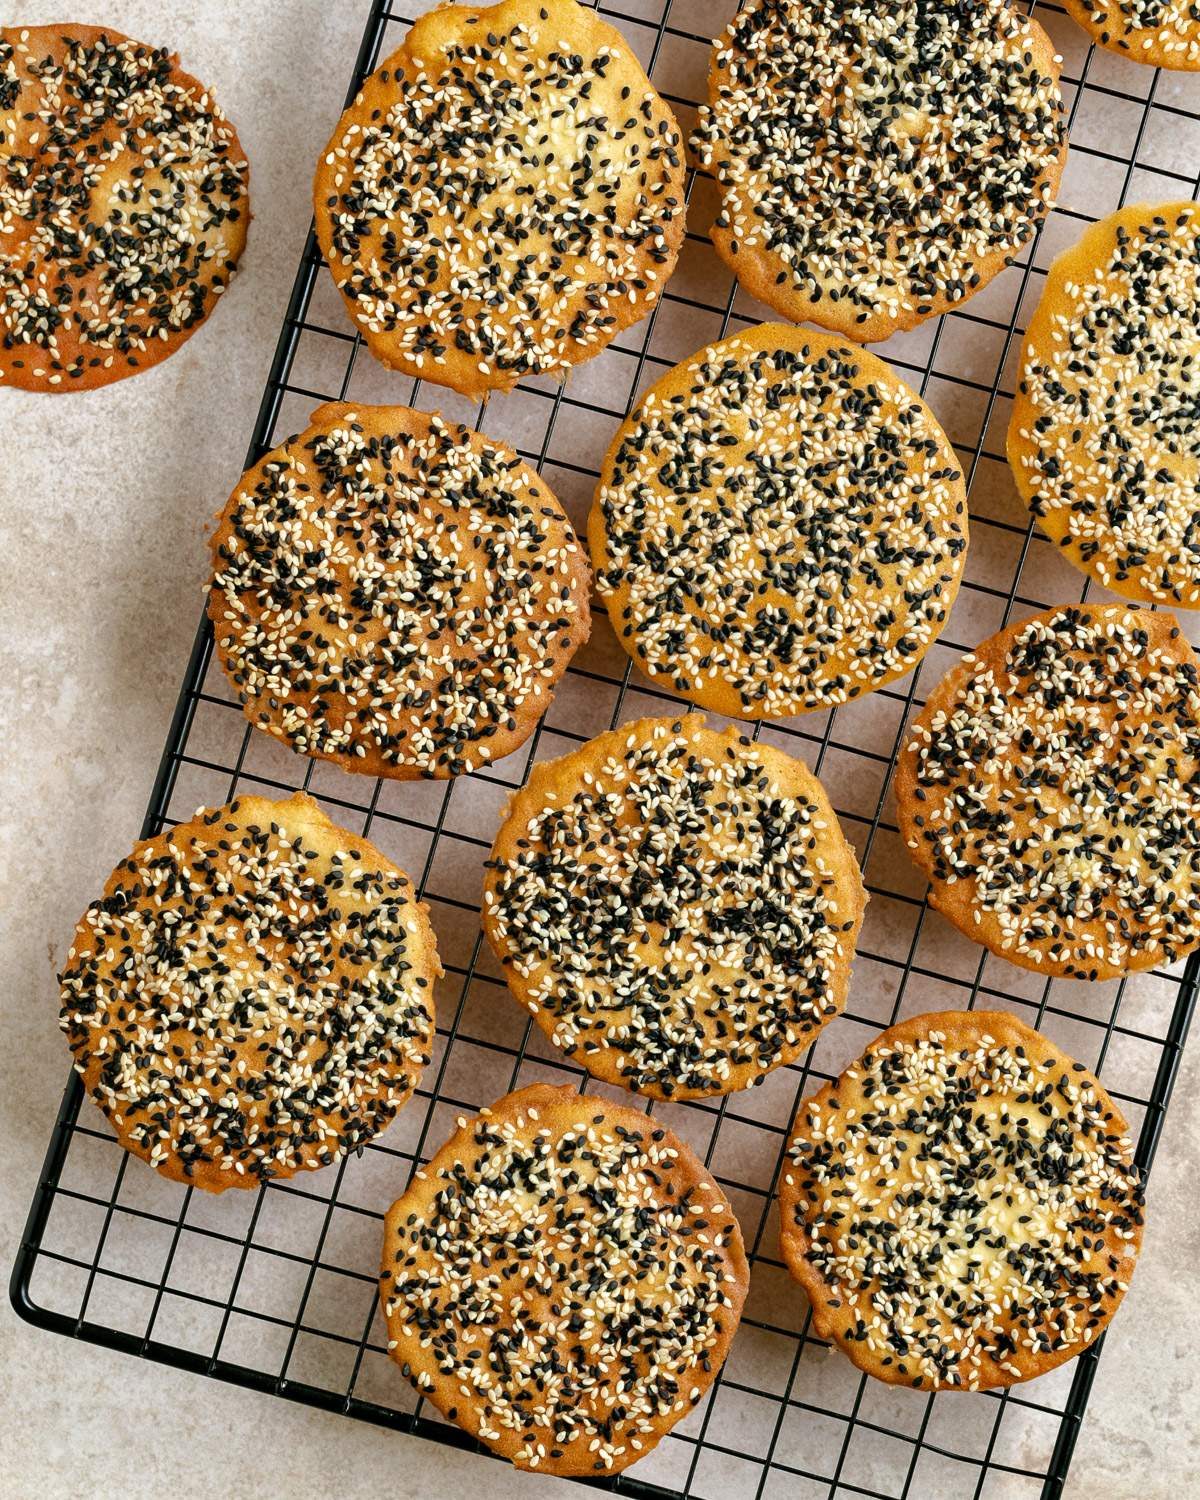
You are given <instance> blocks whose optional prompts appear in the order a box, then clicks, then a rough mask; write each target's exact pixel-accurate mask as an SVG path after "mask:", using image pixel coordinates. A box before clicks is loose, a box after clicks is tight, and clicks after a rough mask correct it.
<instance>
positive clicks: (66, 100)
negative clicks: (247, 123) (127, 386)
mask: <svg viewBox="0 0 1200 1500" xmlns="http://www.w3.org/2000/svg"><path fill="white" fill-rule="evenodd" d="M248 175H249V169H248V167H247V165H246V159H245V156H244V155H243V154H242V149H241V146H240V145H239V143H238V138H237V133H236V132H235V130H234V128H233V126H232V125H231V124H230V123H229V121H228V120H227V119H226V118H225V116H224V115H223V114H222V113H221V111H220V109H218V107H217V105H216V103H215V101H214V100H213V98H212V95H211V94H210V93H209V92H208V91H207V90H206V89H205V88H204V86H203V85H202V84H200V83H197V81H196V80H195V79H194V78H192V77H191V76H190V75H189V74H187V73H184V72H183V71H182V70H181V69H180V67H179V66H178V62H177V60H176V59H175V58H174V57H173V56H172V55H171V54H170V53H168V52H167V51H165V50H164V49H162V48H159V47H149V46H146V45H144V44H143V43H141V42H135V41H131V40H130V39H129V38H128V37H125V36H122V35H121V34H120V33H119V32H116V31H109V30H103V31H102V30H99V29H98V28H96V27H94V26H29V27H25V26H13V27H7V28H4V29H0V387H2V386H6V385H8V386H20V387H21V388H23V389H25V390H35V391H71V390H88V389H90V388H92V387H94V386H101V385H108V384H109V383H111V382H112V381H114V380H121V379H122V378H124V377H125V376H127V375H134V374H136V373H137V372H138V371H139V370H144V369H148V368H149V367H150V366H151V365H155V364H157V363H158V362H159V361H160V360H162V359H165V358H166V357H167V355H169V354H172V353H174V351H175V350H176V349H177V348H178V347H179V345H180V344H182V343H183V342H184V340H185V339H187V338H190V337H191V335H192V334H193V333H194V332H195V330H196V329H197V328H198V327H199V326H200V324H201V323H202V322H203V321H204V319H205V318H206V317H207V316H208V315H209V313H210V312H211V311H212V309H213V307H214V306H215V304H216V301H217V298H218V297H219V296H220V294H221V293H222V292H223V291H224V290H225V288H226V287H227V286H228V284H229V280H230V278H231V277H232V275H233V272H234V269H235V268H236V266H237V261H238V257H239V256H240V255H241V253H242V248H243V246H244V245H245V242H246V229H247V226H248V224H249V220H250V209H249V199H248V196H247V179H248Z"/></svg>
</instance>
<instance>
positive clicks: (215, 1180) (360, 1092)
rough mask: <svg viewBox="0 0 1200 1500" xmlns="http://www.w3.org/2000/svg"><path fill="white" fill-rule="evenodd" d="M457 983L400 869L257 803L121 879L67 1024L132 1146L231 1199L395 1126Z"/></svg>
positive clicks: (307, 816)
mask: <svg viewBox="0 0 1200 1500" xmlns="http://www.w3.org/2000/svg"><path fill="white" fill-rule="evenodd" d="M441 972H442V970H441V965H440V964H439V962H438V957H437V947H436V944H435V941H434V935H433V929H432V928H431V927H430V925H429V920H428V918H427V916H426V913H425V908H424V907H423V906H422V905H420V904H418V902H417V900H416V897H415V896H414V894H413V888H412V885H411V883H410V882H409V879H408V877H407V875H405V874H404V873H403V871H401V870H398V869H397V868H396V867H395V865H393V864H391V863H390V862H389V861H388V860H387V859H385V858H384V857H383V855H382V854H380V853H379V851H378V850H377V849H375V848H373V847H372V845H370V844H369V843H368V842H367V841H366V840H365V839H363V838H361V837H359V836H358V835H357V834H353V833H348V832H347V831H346V830H345V829H344V828H339V827H338V826H337V825H336V824H334V823H331V822H330V820H329V819H328V818H327V817H326V816H325V814H324V813H323V812H322V811H321V809H320V808H319V807H318V806H317V804H316V803H315V802H314V801H313V800H312V799H311V798H310V797H306V796H304V795H303V794H302V793H299V792H297V793H296V794H295V795H294V796H292V797H290V798H288V799H287V800H285V801H281V802H271V801H268V800H266V799H264V798H262V797H241V798H239V799H238V800H237V801H235V802H231V803H230V804H229V805H228V806H227V807H217V808H211V809H205V808H201V809H200V811H199V812H198V813H197V814H196V816H195V817H194V818H192V819H190V820H189V821H188V822H186V823H181V824H179V825H178V827H176V828H173V829H172V830H171V831H170V832H168V833H162V834H159V835H158V837H157V838H152V839H146V840H144V841H143V842H142V843H139V844H137V845H135V846H134V850H133V853H132V854H131V855H130V856H129V858H128V859H126V860H123V861H122V862H121V863H120V864H119V865H118V866H117V868H116V869H115V870H114V871H113V873H112V875H111V877H110V878H109V880H108V883H107V884H106V886H105V887H104V894H103V895H102V896H101V897H100V898H99V900H97V901H93V902H92V904H91V905H90V906H89V907H88V909H87V911H86V912H85V913H84V915H83V918H82V920H81V921H80V923H79V927H78V929H77V931H76V933H75V940H74V943H73V944H72V947H71V951H70V953H69V954H68V956H67V964H66V968H65V969H64V971H63V973H62V975H61V985H62V1023H61V1024H62V1027H63V1030H64V1031H65V1032H66V1034H67V1038H68V1040H69V1041H70V1044H71V1050H72V1052H73V1053H74V1054H75V1067H76V1069H77V1071H78V1072H79V1074H80V1075H81V1077H82V1079H83V1084H84V1087H85V1088H86V1089H87V1091H88V1093H90V1094H91V1095H92V1097H93V1098H94V1099H95V1101H96V1103H97V1104H98V1105H99V1106H100V1108H101V1109H102V1110H103V1111H104V1113H105V1114H106V1115H107V1116H108V1119H109V1122H110V1123H111V1125H112V1127H113V1129H114V1130H115V1132H116V1136H117V1140H118V1141H119V1142H120V1143H121V1145H122V1146H124V1147H125V1149H126V1150H127V1151H131V1152H133V1154H134V1155H135V1156H140V1157H141V1158H142V1159H143V1160H145V1161H148V1162H149V1163H150V1165H151V1166H153V1167H157V1168H158V1170H159V1171H160V1172H161V1173H162V1174H163V1175H164V1176H165V1177H170V1178H171V1179H173V1180H174V1181H176V1182H183V1183H187V1184H188V1185H189V1186H192V1187H199V1188H205V1189H206V1190H207V1191H209V1192H213V1193H219V1192H221V1191H222V1189H224V1188H228V1187H242V1188H254V1187H258V1186H259V1184H260V1183H263V1182H266V1181H267V1180H268V1179H270V1178H282V1177H291V1176H292V1175H293V1174H294V1173H296V1172H299V1171H302V1170H306V1169H312V1168H316V1167H323V1166H328V1165H329V1163H330V1162H333V1161H336V1160H337V1159H338V1157H340V1156H342V1155H343V1154H344V1153H345V1152H347V1151H353V1150H356V1149H357V1148H359V1147H361V1146H363V1145H364V1144H365V1143H366V1142H367V1141H369V1140H371V1138H372V1137H373V1136H375V1135H377V1134H378V1133H379V1132H380V1131H381V1130H384V1129H385V1128H386V1127H387V1126H388V1125H390V1124H391V1122H392V1119H393V1117H394V1116H395V1114H396V1111H397V1110H398V1109H399V1108H400V1106H401V1105H402V1104H403V1103H404V1102H405V1100H406V1099H407V1098H408V1096H409V1095H410V1094H411V1093H412V1091H413V1088H414V1087H415V1086H416V1082H417V1079H418V1078H419V1077H420V1074H421V1070H422V1069H423V1068H424V1067H425V1066H426V1065H427V1064H428V1062H429V1056H430V1048H431V1047H432V1045H433V999H434V996H433V987H434V983H435V981H436V980H437V978H438V976H439V975H440V974H441Z"/></svg>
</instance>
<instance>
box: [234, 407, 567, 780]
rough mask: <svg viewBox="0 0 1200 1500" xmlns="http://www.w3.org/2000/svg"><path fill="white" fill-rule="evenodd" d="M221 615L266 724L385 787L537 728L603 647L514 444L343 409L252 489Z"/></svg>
mask: <svg viewBox="0 0 1200 1500" xmlns="http://www.w3.org/2000/svg"><path fill="white" fill-rule="evenodd" d="M213 556H214V570H215V571H214V578H213V582H212V589H211V593H210V603H209V613H210V615H211V617H212V620H213V625H214V629H215V633H216V640H217V648H218V651H219V653H220V655H221V661H222V665H223V666H224V668H225V671H226V673H227V674H228V676H229V678H230V681H231V682H232V683H233V685H234V687H235V688H236V689H237V691H238V693H239V695H240V696H241V698H242V701H243V704H244V705H245V709H246V713H247V715H248V716H249V717H250V719H251V720H252V722H254V723H255V724H257V725H259V726H260V727H261V728H263V729H265V730H267V731H268V732H269V733H271V734H274V735H276V736H277V737H279V738H280V739H283V740H285V741H286V742H287V743H288V744H290V745H291V746H292V748H293V749H295V750H297V751H299V752H300V753H302V754H305V755H314V756H320V757H327V758H332V759H335V760H338V761H339V762H340V763H341V764H342V765H343V766H344V767H345V768H347V769H350V770H361V771H365V772H369V773H371V774H376V775H385V776H399V777H416V776H439V777H446V776H458V775H460V774H462V773H464V772H466V771H469V770H472V769H473V768H474V767H476V766H478V765H481V764H483V763H484V762H487V761H489V760H492V759H498V758H499V757H500V756H502V755H505V754H507V753H508V752H509V751H511V750H513V749H515V748H516V747H517V746H518V745H519V744H520V743H521V742H522V741H523V740H524V739H525V738H526V737H527V735H528V734H529V733H530V732H531V730H532V729H533V726H534V724H535V723H536V721H537V718H538V716H539V715H540V713H541V712H542V710H543V709H544V708H545V706H546V703H547V702H548V701H549V697H550V694H551V692H552V690H553V687H554V684H555V683H556V682H557V681H558V679H559V677H560V676H561V675H562V673H563V671H564V670H565V668H566V665H567V662H568V661H569V660H570V658H571V655H572V654H573V652H574V651H575V649H576V647H577V646H578V645H579V644H580V643H581V642H582V641H583V640H585V639H586V638H587V633H588V629H589V623H590V620H589V613H588V601H587V564H586V560H585V559H584V557H583V553H582V550H581V548H580V546H579V544H578V543H577V542H576V540H575V536H574V533H573V532H572V530H571V527H570V523H569V522H568V521H567V518H566V516H565V515H564V513H563V511H562V509H561V507H560V506H559V505H558V502H557V501H556V500H555V499H554V497H553V495H551V494H550V492H549V490H548V489H546V487H545V486H544V485H543V483H542V482H541V480H540V479H539V478H538V476H537V474H535V473H534V471H533V470H532V469H530V468H529V467H528V466H527V465H525V464H523V463H522V462H521V461H520V460H519V459H518V458H517V457H516V455H515V454H513V453H512V452H511V451H510V450H509V449H508V448H505V447H504V446H503V445H501V444H499V443H496V442H493V441H491V440H490V439H488V438H485V437H482V436H481V435H480V434H478V433H473V432H470V431H468V430H467V429H466V428H464V427H459V426H458V425H457V424H453V423H447V422H445V421H443V420H442V418H441V417H439V416H437V415H433V416H427V415H425V414H424V413H422V412H416V411H411V410H409V409H408V408H407V407H363V408H360V409H357V410H355V409H353V408H350V407H329V408H324V409H322V410H321V411H318V412H317V413H316V414H315V416H314V425H313V426H312V427H310V428H309V429H308V430H307V431H306V432H305V433H304V434H302V435H301V437H299V438H293V439H291V440H290V441H289V442H287V443H285V444H284V445H283V446H282V447H280V448H277V449H275V450H274V451H273V452H272V453H270V454H268V455H267V457H266V458H265V459H263V461H262V462H261V463H260V464H259V465H258V466H257V467H256V468H254V469H253V470H251V471H250V473H249V474H248V475H247V476H246V477H245V478H244V479H243V481H242V483H241V485H240V486H239V487H238V489H237V490H236V491H235V492H234V494H233V496H232V498H231V499H230V502H229V504H228V506H227V507H226V510H225V512H224V515H223V517H222V521H221V525H220V528H219V529H218V531H217V533H216V535H215V537H214V539H213Z"/></svg>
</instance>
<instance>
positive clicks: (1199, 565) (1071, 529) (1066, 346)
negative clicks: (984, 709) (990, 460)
mask: <svg viewBox="0 0 1200 1500" xmlns="http://www.w3.org/2000/svg"><path fill="white" fill-rule="evenodd" d="M1008 460H1009V463H1010V464H1011V466H1012V471H1013V476H1014V478H1015V479H1016V481H1017V488H1018V490H1020V492H1021V496H1022V498H1023V499H1024V500H1025V502H1026V504H1027V505H1028V506H1029V508H1030V510H1032V512H1033V514H1034V515H1035V516H1036V517H1037V520H1038V525H1039V526H1040V527H1041V528H1042V530H1043V531H1044V532H1045V533H1046V535H1047V536H1048V537H1049V538H1050V539H1051V541H1054V542H1057V543H1058V545H1059V546H1060V547H1061V548H1062V552H1063V556H1064V557H1066V558H1067V559H1068V560H1069V561H1070V562H1072V563H1074V565H1075V566H1076V567H1077V568H1081V569H1082V570H1083V571H1084V572H1085V573H1087V574H1088V575H1089V576H1090V577H1092V578H1094V579H1095V580H1096V582H1097V583H1100V584H1102V585H1103V586H1104V587H1105V588H1109V589H1112V590H1113V591H1114V592H1115V593H1118V594H1123V595H1124V596H1125V597H1126V598H1127V599H1136V600H1143V601H1145V602H1147V603H1158V602H1162V603H1167V604H1181V605H1183V606H1184V607H1185V608H1189V609H1195V608H1196V607H1197V606H1200V204H1196V203H1168V204H1163V205H1162V206H1161V207H1149V206H1147V205H1146V204H1139V205H1134V206H1133V207H1130V208H1123V209H1121V210H1120V211H1119V212H1118V213H1115V214H1113V215H1112V217H1111V218H1108V219H1104V220H1102V221H1101V222H1100V223H1099V224H1094V225H1092V227H1091V228H1090V229H1088V230H1087V232H1086V233H1085V234H1084V236H1083V238H1082V239H1081V240H1080V241H1079V243H1078V244H1077V245H1074V246H1073V247H1072V248H1071V249H1070V250H1068V251H1066V253H1065V254H1063V255H1060V256H1059V258H1058V259H1057V260H1056V261H1055V262H1054V264H1053V265H1052V266H1051V267H1050V272H1049V274H1048V276H1047V277H1046V286H1045V289H1044V291H1043V292H1042V300H1041V302H1040V303H1039V304H1038V308H1037V311H1036V312H1035V313H1034V315H1033V318H1032V319H1031V321H1030V324H1029V327H1028V329H1027V331H1026V334H1025V343H1024V346H1023V348H1022V350H1021V364H1020V374H1019V379H1018V383H1017V392H1016V396H1015V399H1014V401H1013V410H1012V418H1011V421H1010V422H1009V428H1008Z"/></svg>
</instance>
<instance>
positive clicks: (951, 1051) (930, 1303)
mask: <svg viewBox="0 0 1200 1500" xmlns="http://www.w3.org/2000/svg"><path fill="white" fill-rule="evenodd" d="M779 1210H780V1223H781V1226H782V1250H783V1256H784V1259H785V1260H786V1261H787V1263H788V1266H789V1268H790V1269H791V1271H792V1274H793V1275H794V1276H795V1277H796V1278H797V1280H798V1281H799V1282H800V1283H801V1285H802V1286H803V1287H804V1290H805V1291H806V1293H807V1294H808V1297H809V1299H810V1301H811V1303H812V1316H813V1324H814V1326H815V1328H816V1330H817V1332H818V1333H819V1334H820V1335H821V1337H823V1338H828V1339H832V1340H833V1341H834V1342H836V1343H837V1344H838V1346H839V1347H840V1348H841V1349H842V1350H843V1351H844V1352H845V1353H846V1354H847V1355H849V1357H850V1358H851V1359H852V1360H853V1361H854V1363H855V1364H856V1365H858V1366H859V1368H860V1369H863V1370H865V1371H866V1372H867V1373H868V1374H870V1375H874V1376H876V1377H877V1378H878V1379H881V1380H886V1381H889V1382H891V1383H893V1384H897V1385H912V1386H919V1387H921V1388H923V1389H925V1390H942V1389H968V1390H982V1389H986V1388H988V1387H991V1386H1006V1385H1013V1384H1014V1383H1016V1382H1017V1381H1021V1380H1030V1379H1032V1378H1033V1377H1034V1376H1036V1375H1041V1374H1043V1373H1044V1372H1045V1371H1047V1370H1050V1369H1053V1368H1054V1366H1055V1365H1059V1364H1062V1363H1063V1361H1064V1360H1067V1359H1071V1358H1073V1357H1074V1356H1075V1355H1077V1354H1081V1353H1082V1352H1083V1350H1084V1349H1086V1348H1087V1347H1088V1345H1089V1344H1090V1343H1092V1341H1093V1340H1094V1339H1095V1338H1096V1337H1097V1336H1098V1335H1099V1334H1100V1333H1101V1332H1102V1331H1103V1329H1104V1328H1105V1326H1106V1325H1107V1323H1108V1321H1109V1319H1110V1318H1111V1317H1112V1315H1113V1313H1114V1312H1115V1310H1116V1308H1117V1305H1118V1304H1119V1303H1120V1301H1121V1298H1122V1297H1123V1296H1124V1294H1125V1290H1126V1287H1127V1286H1128V1283H1129V1278H1130V1276H1131V1275H1132V1274H1133V1268H1134V1262H1135V1260H1136V1257H1137V1253H1138V1249H1139V1246H1140V1244H1141V1238H1142V1218H1143V1210H1142V1182H1141V1174H1140V1172H1139V1171H1138V1169H1137V1167H1135V1166H1134V1165H1133V1150H1132V1147H1131V1145H1130V1142H1129V1139H1128V1135H1127V1127H1126V1124H1125V1121H1124V1120H1123V1119H1122V1118H1121V1115H1120V1113H1119V1111H1118V1110H1117V1108H1116V1106H1115V1105H1114V1104H1113V1102H1112V1100H1111V1099H1110V1098H1109V1097H1108V1095H1107V1094H1106V1093H1105V1091H1104V1089H1103V1088H1102V1087H1101V1086H1100V1084H1099V1083H1098V1082H1097V1080H1096V1079H1095V1078H1094V1077H1093V1076H1092V1074H1091V1073H1089V1072H1088V1070H1087V1069H1086V1068H1085V1067H1084V1065H1083V1064H1082V1063H1078V1062H1075V1061H1073V1060H1072V1059H1071V1058H1070V1057H1068V1056H1066V1054H1065V1053H1063V1052H1061V1051H1059V1049H1058V1048H1057V1047H1055V1046H1054V1045H1053V1044H1052V1043H1051V1042H1049V1041H1048V1040H1047V1039H1046V1038H1045V1037H1043V1036H1041V1035H1039V1033H1038V1032H1036V1031H1033V1030H1031V1028H1030V1027H1028V1026H1025V1025H1023V1024H1022V1023H1021V1022H1020V1021H1018V1020H1017V1019H1016V1018H1015V1017H1014V1016H1011V1015H1008V1014H1006V1013H1004V1012H1002V1011H947V1012H945V1013H942V1014H932V1015H924V1016H917V1017H915V1018H913V1019H912V1020H910V1021H904V1022H902V1023H901V1024H900V1025H898V1026H893V1027H892V1028H891V1029H890V1030H888V1031H885V1032H884V1033H883V1034H882V1035H881V1036H879V1037H878V1038H877V1039H876V1040H875V1041H874V1042H873V1043H872V1044H871V1046H870V1047H869V1048H868V1049H867V1051H866V1052H865V1053H864V1054H863V1056H862V1057H861V1058H860V1059H859V1060H858V1061H857V1062H856V1063H854V1064H852V1065H851V1066H850V1067H849V1068H847V1069H846V1071H845V1072H844V1073H843V1074H842V1076H841V1077H840V1078H839V1079H838V1080H837V1081H836V1082H835V1083H831V1084H827V1085H826V1086H825V1087H824V1088H823V1089H821V1090H820V1092H819V1093H817V1094H816V1095H815V1096H814V1097H813V1098H811V1099H808V1100H806V1101H805V1102H804V1103H803V1104H802V1105H801V1106H800V1110H799V1112H798V1114H797V1116H796V1120H795V1124H794V1125H793V1128H792V1137H791V1141H790V1143H789V1146H788V1155H787V1162H786V1164H785V1166H784V1171H783V1179H782V1182H781V1185H780V1190H779Z"/></svg>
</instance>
